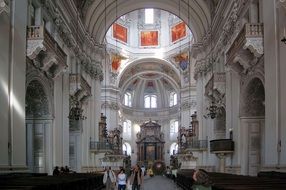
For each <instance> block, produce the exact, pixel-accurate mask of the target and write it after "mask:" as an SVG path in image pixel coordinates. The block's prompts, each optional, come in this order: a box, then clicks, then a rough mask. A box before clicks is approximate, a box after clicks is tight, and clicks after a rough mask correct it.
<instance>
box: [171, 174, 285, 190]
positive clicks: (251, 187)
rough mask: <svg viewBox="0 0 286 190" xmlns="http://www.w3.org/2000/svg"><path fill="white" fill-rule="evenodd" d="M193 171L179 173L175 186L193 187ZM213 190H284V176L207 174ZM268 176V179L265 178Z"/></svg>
mask: <svg viewBox="0 0 286 190" xmlns="http://www.w3.org/2000/svg"><path fill="white" fill-rule="evenodd" d="M192 174H193V171H191V170H190V171H180V172H179V173H178V174H177V184H178V185H179V186H180V187H181V188H183V189H191V186H192V185H193V182H194V181H193V179H192ZM209 175H210V177H211V179H212V181H213V185H212V189H213V190H262V189H264V190H265V189H271V190H273V189H277V190H282V189H283V190H286V180H285V178H284V177H285V175H284V173H282V174H281V175H279V174H277V173H275V175H274V174H273V173H272V174H265V173H263V174H261V175H259V177H253V176H243V175H234V174H226V173H215V172H210V173H209ZM267 176H270V177H267Z"/></svg>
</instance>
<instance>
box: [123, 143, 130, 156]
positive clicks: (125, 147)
mask: <svg viewBox="0 0 286 190" xmlns="http://www.w3.org/2000/svg"><path fill="white" fill-rule="evenodd" d="M122 151H123V154H124V155H126V156H127V155H131V145H130V144H129V143H127V142H125V143H123V144H122Z"/></svg>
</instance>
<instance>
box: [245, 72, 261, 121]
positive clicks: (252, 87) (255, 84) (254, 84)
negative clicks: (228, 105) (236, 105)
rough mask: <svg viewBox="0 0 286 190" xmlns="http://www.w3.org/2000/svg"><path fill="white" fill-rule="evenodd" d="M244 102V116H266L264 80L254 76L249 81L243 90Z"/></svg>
mask: <svg viewBox="0 0 286 190" xmlns="http://www.w3.org/2000/svg"><path fill="white" fill-rule="evenodd" d="M242 100H243V103H242V108H241V115H242V116H265V105H264V102H265V88H264V83H263V80H261V79H260V78H259V77H254V76H253V77H252V78H251V79H249V80H248V82H247V83H246V84H245V85H244V88H243V89H242ZM249 102H251V104H249Z"/></svg>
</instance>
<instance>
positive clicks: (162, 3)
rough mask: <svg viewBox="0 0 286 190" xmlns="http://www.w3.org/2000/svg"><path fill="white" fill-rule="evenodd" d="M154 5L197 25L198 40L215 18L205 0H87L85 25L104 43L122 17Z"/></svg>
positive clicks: (84, 5) (195, 29) (194, 27)
mask: <svg viewBox="0 0 286 190" xmlns="http://www.w3.org/2000/svg"><path fill="white" fill-rule="evenodd" d="M150 7H152V8H154V9H161V10H165V11H168V12H170V13H172V14H174V15H177V16H179V17H180V18H181V19H182V20H183V21H184V22H185V23H187V25H188V26H189V28H192V29H194V30H193V31H192V32H193V34H194V37H195V39H196V41H200V40H202V38H203V36H204V35H205V34H206V32H207V30H208V27H209V24H210V20H211V16H210V10H209V7H208V6H207V3H206V2H205V1H197V0H191V1H186V0H178V1H173V0H157V1H152V0H142V1H131V0H127V1H126V0H124V1H123V0H118V1H117V0H112V1H93V2H92V1H85V3H84V4H83V11H82V14H83V17H84V22H85V23H84V25H85V27H86V28H87V29H88V32H89V33H90V34H91V36H93V37H94V40H95V41H96V42H97V43H102V42H103V39H104V36H105V34H106V31H107V29H108V28H109V27H110V26H111V24H112V23H114V21H115V20H116V19H117V18H118V17H120V16H122V15H125V14H127V13H129V12H132V11H134V10H138V9H144V8H150ZM105 17H106V18H108V19H105ZM116 17H117V18H116Z"/></svg>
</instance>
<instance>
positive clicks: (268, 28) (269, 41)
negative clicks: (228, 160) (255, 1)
mask: <svg viewBox="0 0 286 190" xmlns="http://www.w3.org/2000/svg"><path fill="white" fill-rule="evenodd" d="M275 2H276V1H274V0H272V1H269V0H263V1H262V3H263V5H262V6H263V21H264V22H263V23H264V48H265V49H264V69H265V108H266V109H265V134H266V135H265V142H264V145H263V146H265V152H264V163H263V165H264V167H268V168H269V167H270V168H275V167H276V166H277V165H278V164H279V162H278V152H277V144H278V140H279V135H280V134H279V128H280V124H281V123H280V113H279V111H280V110H279V109H280V107H281V96H280V95H279V90H281V89H280V88H281V87H282V85H281V84H282V83H281V82H280V80H279V76H280V71H279V70H280V69H279V66H280V64H279V59H278V54H277V53H278V51H279V50H278V47H279V45H280V39H279V36H278V33H277V9H276V3H275ZM284 54H285V52H284ZM282 62H283V61H281V63H282ZM284 63H285V62H284ZM284 63H283V64H284ZM281 65H282V64H281ZM283 72H285V71H283ZM283 75H284V74H283ZM280 85H281V86H280ZM283 85H284V84H283ZM284 118H285V117H284Z"/></svg>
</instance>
